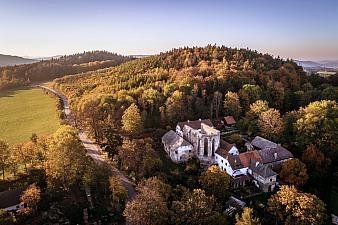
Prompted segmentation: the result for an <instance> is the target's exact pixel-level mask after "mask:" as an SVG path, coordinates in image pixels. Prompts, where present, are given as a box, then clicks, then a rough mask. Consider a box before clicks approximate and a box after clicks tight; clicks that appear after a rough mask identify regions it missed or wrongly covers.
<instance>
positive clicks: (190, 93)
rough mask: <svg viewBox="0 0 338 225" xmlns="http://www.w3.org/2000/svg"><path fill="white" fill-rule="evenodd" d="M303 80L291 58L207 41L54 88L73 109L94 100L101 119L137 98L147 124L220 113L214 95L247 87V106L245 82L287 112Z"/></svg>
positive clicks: (78, 77)
mask: <svg viewBox="0 0 338 225" xmlns="http://www.w3.org/2000/svg"><path fill="white" fill-rule="evenodd" d="M304 83H306V77H305V75H304V71H303V70H302V68H301V67H299V66H297V65H296V64H295V63H294V62H292V61H283V60H282V59H279V58H277V59H275V58H273V57H272V56H270V55H267V54H260V53H258V52H256V51H251V50H247V49H231V48H227V47H224V46H222V47H217V46H211V45H209V46H206V47H204V48H197V47H195V48H181V49H173V50H171V51H169V52H166V53H161V54H159V55H155V56H149V57H145V58H142V59H136V60H133V61H130V62H127V63H124V64H122V65H120V66H117V67H113V68H109V69H103V70H98V71H94V72H88V73H86V74H80V75H73V76H66V77H64V78H61V79H56V80H55V88H57V89H59V90H61V91H62V92H63V93H65V94H66V95H67V97H68V99H70V102H71V104H72V108H74V109H78V110H85V108H86V107H89V106H93V105H95V109H94V110H89V111H91V113H94V112H95V110H98V111H100V110H102V112H103V111H104V113H103V115H101V114H100V113H99V112H98V113H99V114H100V116H101V118H99V119H102V120H104V118H106V117H107V113H108V114H109V113H110V112H113V113H112V115H111V116H115V117H120V116H121V114H122V112H123V110H124V109H125V108H126V107H128V106H129V105H130V104H131V103H136V104H137V105H138V106H139V108H140V109H141V111H142V112H143V115H144V118H145V120H146V126H148V127H158V126H162V127H163V126H166V125H172V124H174V123H175V122H177V121H184V120H186V119H198V118H210V117H213V116H215V113H216V111H217V112H218V111H220V112H219V113H221V112H222V110H223V109H224V108H223V104H222V102H221V103H218V104H216V105H215V99H217V98H216V97H215V96H217V95H219V94H220V95H221V99H223V96H224V94H225V93H226V92H227V91H234V92H239V93H242V92H243V94H242V95H241V101H242V102H244V103H245V102H247V103H245V104H244V103H243V105H246V107H248V104H249V103H250V99H251V96H248V95H247V94H245V92H244V91H242V92H241V90H243V85H245V84H250V85H256V86H258V89H259V90H261V96H262V98H263V99H266V100H267V101H269V102H270V104H271V106H272V107H276V108H278V109H281V110H282V111H287V110H289V109H293V108H295V107H296V103H294V102H293V99H295V97H294V96H295V92H297V91H300V90H301V89H302V85H303V84H304ZM256 86H255V87H256ZM217 93H219V94H217ZM245 95H246V96H245ZM89 103H90V104H89ZM102 107H103V108H102ZM105 107H107V108H108V109H109V110H108V111H107V110H106V108H105ZM87 111H88V109H87ZM220 115H221V114H220ZM91 116H92V115H91ZM117 121H119V118H117Z"/></svg>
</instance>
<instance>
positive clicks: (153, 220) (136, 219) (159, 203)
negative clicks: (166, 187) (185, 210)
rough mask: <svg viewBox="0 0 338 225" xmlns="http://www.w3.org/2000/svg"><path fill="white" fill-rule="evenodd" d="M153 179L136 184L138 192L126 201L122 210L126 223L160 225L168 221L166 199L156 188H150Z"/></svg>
mask: <svg viewBox="0 0 338 225" xmlns="http://www.w3.org/2000/svg"><path fill="white" fill-rule="evenodd" d="M153 183H154V182H153V181H151V182H146V183H143V184H141V185H139V186H138V188H137V190H138V191H139V194H137V195H136V197H135V198H134V199H133V200H132V201H130V202H128V203H127V205H126V208H125V210H124V216H125V217H126V222H127V224H135V225H152V224H154V225H162V224H166V223H167V221H168V216H169V210H168V207H167V202H166V199H165V198H164V197H163V196H162V194H161V193H160V192H159V190H158V188H154V189H153V188H150V187H148V185H150V184H151V186H153Z"/></svg>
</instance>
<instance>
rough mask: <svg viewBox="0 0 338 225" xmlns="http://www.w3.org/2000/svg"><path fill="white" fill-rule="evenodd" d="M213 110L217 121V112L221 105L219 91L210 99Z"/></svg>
mask: <svg viewBox="0 0 338 225" xmlns="http://www.w3.org/2000/svg"><path fill="white" fill-rule="evenodd" d="M212 104H213V109H214V110H215V116H216V119H218V115H219V110H220V108H221V105H222V94H221V92H219V91H215V92H214V97H213V99H212Z"/></svg>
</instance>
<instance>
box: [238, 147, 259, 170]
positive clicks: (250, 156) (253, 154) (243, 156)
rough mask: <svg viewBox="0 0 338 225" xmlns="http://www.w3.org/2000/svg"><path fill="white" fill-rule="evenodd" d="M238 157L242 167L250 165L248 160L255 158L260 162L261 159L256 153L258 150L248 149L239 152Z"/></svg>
mask: <svg viewBox="0 0 338 225" xmlns="http://www.w3.org/2000/svg"><path fill="white" fill-rule="evenodd" d="M239 159H240V160H241V163H242V164H243V166H244V167H249V166H250V161H252V160H255V161H257V162H262V159H261V157H260V155H259V153H258V151H256V150H255V151H248V152H244V153H241V154H239Z"/></svg>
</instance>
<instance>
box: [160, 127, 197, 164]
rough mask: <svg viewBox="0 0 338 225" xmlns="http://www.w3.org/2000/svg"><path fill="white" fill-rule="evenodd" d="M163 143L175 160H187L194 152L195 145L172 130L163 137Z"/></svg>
mask: <svg viewBox="0 0 338 225" xmlns="http://www.w3.org/2000/svg"><path fill="white" fill-rule="evenodd" d="M162 143H163V145H164V149H165V151H166V152H167V154H168V155H169V157H170V159H171V160H172V161H173V162H176V163H177V162H185V161H187V160H189V159H191V158H192V156H193V154H194V153H193V146H192V145H191V144H190V143H189V142H187V141H186V140H184V139H183V138H182V137H181V136H179V135H177V134H176V133H175V132H174V131H172V130H171V131H169V132H167V133H166V134H165V135H164V136H163V137H162Z"/></svg>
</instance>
